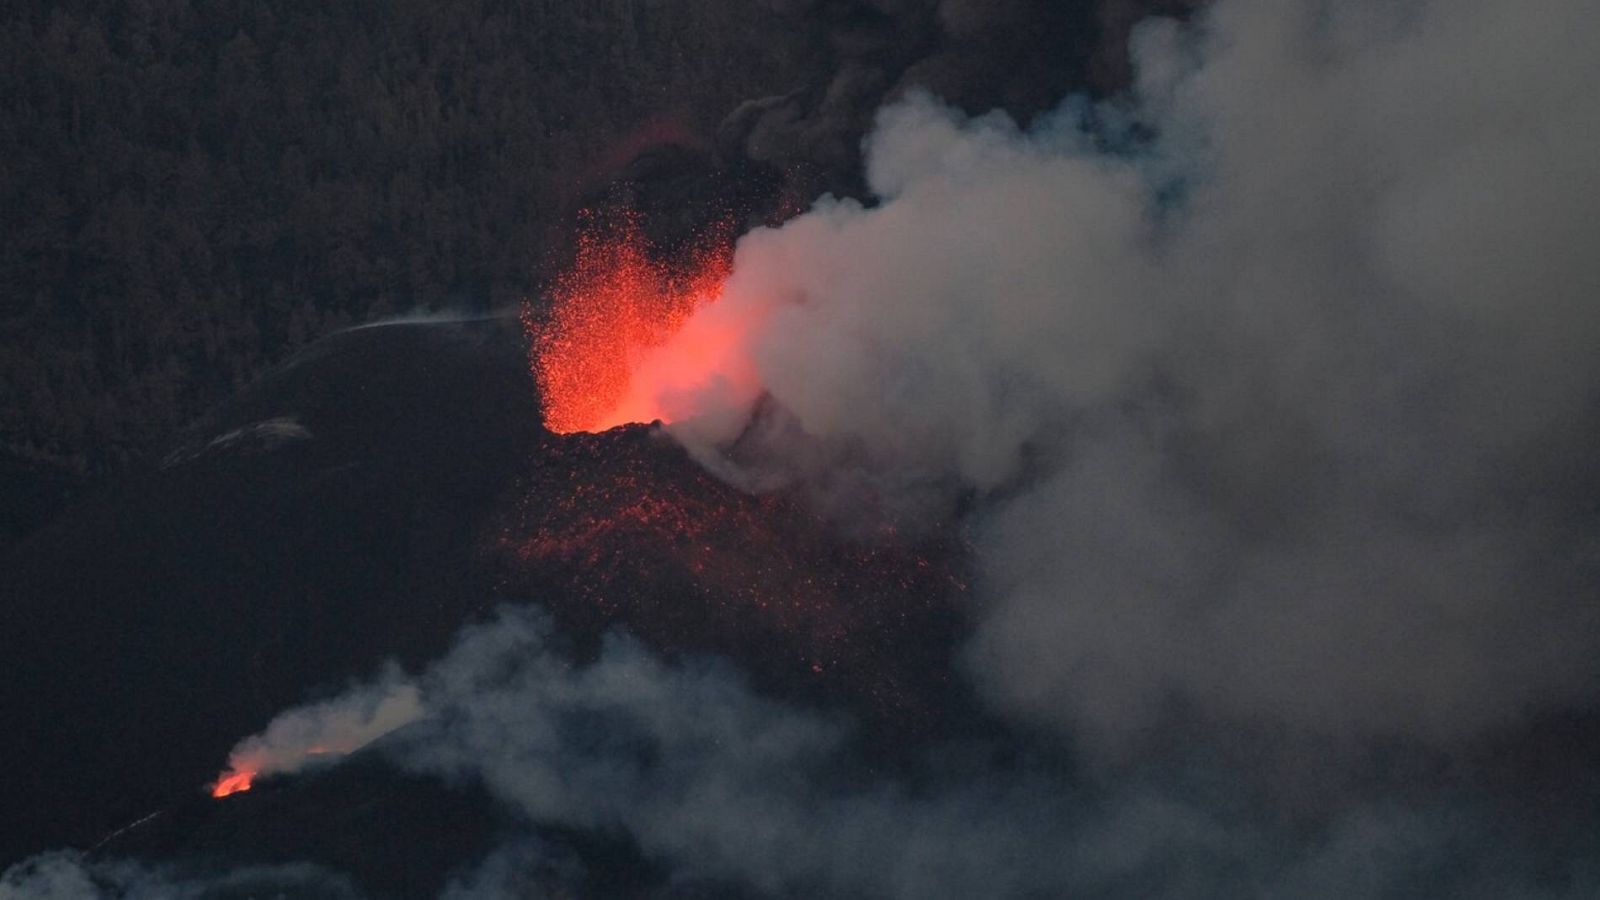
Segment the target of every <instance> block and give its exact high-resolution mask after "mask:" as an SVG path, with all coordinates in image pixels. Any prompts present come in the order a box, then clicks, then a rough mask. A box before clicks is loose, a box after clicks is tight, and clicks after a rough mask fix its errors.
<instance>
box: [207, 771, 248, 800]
mask: <svg viewBox="0 0 1600 900" xmlns="http://www.w3.org/2000/svg"><path fill="white" fill-rule="evenodd" d="M255 779H256V773H255V771H254V770H253V769H231V770H229V771H227V772H224V773H223V775H222V777H221V778H218V779H217V783H216V784H213V785H212V786H211V796H213V797H216V798H218V799H221V798H223V797H226V796H228V795H229V794H242V793H244V792H245V791H248V790H250V785H251V783H252V782H254V781H255Z"/></svg>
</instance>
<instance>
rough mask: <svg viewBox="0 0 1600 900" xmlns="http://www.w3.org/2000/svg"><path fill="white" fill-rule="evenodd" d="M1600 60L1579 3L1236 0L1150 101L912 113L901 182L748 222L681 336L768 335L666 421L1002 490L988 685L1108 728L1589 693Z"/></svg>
mask: <svg viewBox="0 0 1600 900" xmlns="http://www.w3.org/2000/svg"><path fill="white" fill-rule="evenodd" d="M1595 46H1600V11H1597V9H1596V7H1594V5H1593V4H1590V3H1586V2H1583V0H1538V2H1534V3H1530V4H1505V3H1500V2H1494V0H1467V2H1461V3H1452V4H1440V3H1421V2H1407V3H1392V2H1382V3H1380V2H1366V0H1358V2H1354V3H1339V4H1333V3H1324V2H1314V0H1293V2H1279V0H1273V2H1267V0H1222V2H1219V3H1218V4H1216V5H1215V6H1214V7H1213V8H1211V9H1209V10H1208V11H1207V12H1206V13H1205V14H1204V15H1203V16H1202V17H1200V19H1199V20H1198V22H1197V23H1195V26H1194V27H1193V28H1183V27H1179V26H1177V25H1175V24H1172V23H1165V24H1163V23H1159V22H1158V23H1153V24H1148V25H1146V26H1144V27H1143V28H1141V29H1140V30H1139V32H1138V34H1137V40H1136V44H1135V57H1136V62H1137V65H1138V72H1139V82H1138V91H1137V95H1136V97H1135V98H1134V100H1135V102H1132V103H1128V104H1122V105H1120V106H1104V107H1093V106H1090V105H1088V104H1084V103H1069V104H1067V105H1065V106H1064V107H1062V108H1061V109H1060V110H1058V111H1057V112H1056V113H1055V114H1054V115H1052V116H1050V117H1047V118H1045V119H1043V120H1041V121H1038V122H1036V123H1035V124H1034V125H1033V127H1031V128H1030V129H1029V130H1027V131H1023V130H1021V129H1019V128H1018V127H1016V126H1015V125H1013V124H1012V123H1011V121H1010V120H1009V119H1007V118H1006V117H1004V116H1003V115H990V116H985V117H982V118H978V119H967V118H965V117H963V116H962V115H960V114H957V113H954V112H952V111H950V110H948V109H946V108H944V107H942V106H941V105H940V104H938V103H937V102H934V101H932V100H929V99H926V98H921V99H912V100H909V101H907V102H904V103H901V104H898V105H896V106H893V107H891V108H889V109H887V110H885V111H884V112H883V113H882V114H881V116H880V119H879V125H878V128H877V130H876V131H875V132H874V133H873V134H872V135H871V137H870V138H869V141H868V144H867V177H868V182H869V185H870V187H871V189H872V191H873V192H874V193H875V194H876V195H877V196H878V197H879V198H880V202H879V203H877V204H876V205H874V206H870V207H863V206H862V205H860V204H857V203H855V202H853V201H843V202H835V201H831V200H825V201H823V202H821V203H819V204H818V206H817V207H816V208H815V209H814V210H813V211H811V212H810V213H808V214H806V215H803V216H801V217H799V218H797V219H795V220H793V221H791V222H790V223H788V224H786V225H785V226H784V227H782V228H780V229H777V230H765V231H758V232H756V233H753V234H751V235H749V236H747V237H746V238H745V239H744V240H743V241H742V242H741V244H740V246H739V250H738V255H737V260H736V265H735V271H734V273H733V276H732V278H731V280H730V281H729V283H728V287H727V293H726V295H725V297H724V299H723V300H722V301H721V302H720V303H719V304H718V305H716V306H713V307H709V308H707V309H706V310H705V311H704V313H703V316H702V321H701V322H699V323H691V326H690V327H691V329H693V328H699V327H705V328H720V329H724V330H726V329H727V328H729V327H730V326H729V324H728V323H730V322H731V323H734V325H733V326H732V327H737V328H741V329H745V330H747V331H749V332H750V333H752V334H753V335H754V338H753V339H752V340H751V341H749V342H747V343H746V344H745V345H744V347H745V348H746V350H747V352H746V353H744V354H742V355H738V356H736V357H734V358H730V359H729V360H727V361H726V362H725V364H724V367H723V371H724V374H725V376H726V377H725V378H723V379H720V380H718V381H717V382H716V383H714V384H710V385H707V386H705V387H704V388H703V389H701V390H699V391H697V392H696V391H691V392H689V393H687V394H679V395H677V396H676V397H674V398H671V400H672V401H674V402H676V403H677V404H678V405H677V407H675V408H676V410H677V411H678V412H679V413H680V415H679V416H678V417H677V418H679V419H682V418H683V417H684V416H686V415H693V414H698V417H697V418H694V419H693V421H688V422H684V423H682V424H680V425H677V426H675V429H676V432H677V434H678V435H679V436H680V437H681V438H682V439H683V440H684V441H686V442H687V443H689V444H690V445H692V446H694V447H696V448H698V449H699V450H700V451H701V452H702V455H704V456H706V457H707V458H711V457H714V456H716V455H717V454H720V453H722V452H724V451H725V450H727V448H729V447H730V446H734V449H735V451H737V453H738V454H739V455H740V456H741V458H743V459H746V460H754V461H755V463H754V465H755V466H756V467H757V468H766V469H771V468H780V469H782V468H786V469H789V470H793V471H799V472H800V473H802V474H803V475H805V476H806V477H808V478H811V479H812V480H813V481H818V480H821V481H826V480H828V479H837V478H839V477H840V469H839V467H838V466H837V463H838V461H839V460H846V459H847V460H850V461H851V463H852V466H853V468H852V469H851V473H852V474H851V477H853V478H856V479H857V480H858V481H859V480H862V479H865V480H866V481H868V482H869V483H871V484H872V485H873V486H874V487H875V488H876V489H877V490H878V491H880V492H887V493H890V494H894V493H896V492H903V491H905V490H906V489H907V488H908V487H912V488H916V489H918V490H919V491H921V492H922V495H925V494H926V493H927V492H928V490H929V487H930V486H933V487H934V488H937V490H935V491H934V492H935V494H937V493H938V491H939V490H943V491H945V492H946V493H945V496H954V495H956V494H958V493H959V492H961V491H963V490H975V491H977V492H979V494H980V495H981V496H983V497H986V498H987V500H986V502H985V504H984V509H985V512H984V513H983V515H982V517H981V521H980V525H979V543H980V546H981V548H982V558H981V562H982V568H983V570H984V572H985V578H984V581H983V584H982V585H981V587H982V588H983V590H982V591H981V594H982V596H983V597H984V598H986V599H985V600H984V602H983V605H982V607H981V608H980V609H979V610H978V611H977V621H978V633H977V637H976V639H975V641H974V643H973V644H972V649H971V655H970V662H971V667H970V668H971V671H972V672H973V674H974V677H975V678H976V679H977V681H978V683H979V685H980V686H981V688H982V689H983V690H984V691H985V693H986V695H987V696H988V697H989V698H991V699H992V700H993V702H994V703H996V704H998V705H999V707H1001V708H1003V709H1005V710H1008V711H1010V712H1012V713H1013V714H1015V715H1017V716H1019V717H1022V718H1024V719H1026V720H1029V721H1036V722H1045V723H1051V724H1053V725H1056V726H1059V727H1060V729H1062V731H1063V732H1065V733H1070V734H1075V735H1081V736H1087V737H1089V738H1090V739H1092V740H1094V741H1095V742H1097V743H1099V744H1100V745H1102V746H1104V747H1115V746H1119V745H1120V744H1121V742H1122V741H1123V740H1124V739H1126V738H1127V737H1129V736H1130V735H1134V734H1137V733H1139V732H1140V731H1141V730H1142V729H1146V728H1148V727H1151V726H1153V725H1155V724H1158V722H1159V721H1160V720H1161V719H1162V718H1163V717H1164V716H1166V715H1168V714H1169V713H1171V712H1172V711H1173V710H1174V709H1179V710H1183V711H1184V714H1186V715H1196V714H1197V715H1200V716H1201V717H1203V718H1206V719H1210V720H1225V721H1257V722H1269V723H1273V724H1276V725H1281V724H1287V725H1289V726H1290V727H1292V728H1293V729H1297V730H1303V731H1308V732H1320V733H1325V734H1333V735H1340V736H1349V737H1355V738H1359V737H1362V736H1377V735H1398V736H1402V737H1408V738H1416V739H1421V740H1426V741H1434V742H1441V741H1442V742H1455V741H1458V740H1460V739H1462V738H1466V737H1470V736H1473V735H1477V734H1481V733H1483V732H1485V731H1488V730H1493V729H1495V728H1498V727H1502V726H1509V725H1513V724H1514V723H1517V722H1519V721H1522V720H1523V718H1524V717H1525V716H1526V715H1528V714H1529V713H1537V712H1540V711H1547V710H1551V709H1562V708H1570V707H1572V706H1577V705H1582V704H1585V703H1588V702H1591V701H1592V700H1593V699H1594V689H1595V686H1596V684H1597V683H1600V681H1597V678H1600V652H1597V650H1600V602H1597V601H1600V597H1597V588H1596V585H1597V584H1600V530H1597V528H1596V525H1597V519H1600V516H1597V513H1596V505H1595V499H1596V497H1597V496H1600V470H1597V469H1596V467H1595V466H1594V465H1593V464H1592V461H1591V459H1592V454H1591V450H1590V448H1591V447H1592V446H1593V442H1594V441H1595V439H1596V438H1597V437H1600V415H1597V391H1596V385H1597V378H1596V375H1597V372H1596V367H1597V364H1600V354H1596V353H1595V348H1596V347H1600V255H1597V254H1596V253H1595V252H1594V248H1595V247H1597V246H1600V162H1597V159H1596V157H1595V155H1594V153H1593V150H1592V148H1593V147H1594V146H1595V144H1596V142H1597V140H1600V100H1597V99H1596V96H1595V94H1594V92H1593V90H1592V86H1593V85H1594V84H1595V83H1597V79H1600V56H1597V55H1596V54H1594V53H1593V52H1592V48H1593V47H1595ZM663 352H664V353H666V354H671V353H672V352H673V350H672V348H671V347H670V346H669V347H668V348H666V349H665V350H664V351H663ZM740 386H744V387H743V388H742V389H741V387H740ZM758 394H765V395H766V396H767V397H769V398H770V400H771V401H772V402H771V403H767V404H763V405H762V407H761V408H762V409H764V410H765V411H766V412H767V413H768V414H769V415H767V416H766V418H765V419H764V420H762V421H761V422H759V423H758V424H760V425H761V427H760V428H756V429H751V428H749V426H748V422H749V419H750V413H751V410H752V408H754V407H755V406H756V403H755V401H756V398H757V396H758ZM774 408H776V409H777V410H778V411H779V412H778V414H777V415H775V416H774V415H770V413H771V411H772V410H773V409H774ZM763 429H766V430H768V431H776V432H780V433H781V438H779V439H772V440H767V441H764V442H763V441H762V435H763ZM736 439H737V445H736V446H735V442H736ZM818 460H822V461H825V463H824V464H819V463H818ZM923 499H925V496H924V497H923Z"/></svg>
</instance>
